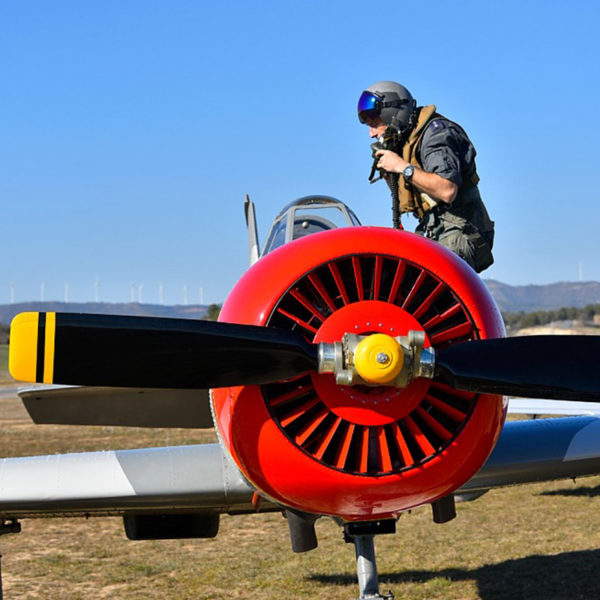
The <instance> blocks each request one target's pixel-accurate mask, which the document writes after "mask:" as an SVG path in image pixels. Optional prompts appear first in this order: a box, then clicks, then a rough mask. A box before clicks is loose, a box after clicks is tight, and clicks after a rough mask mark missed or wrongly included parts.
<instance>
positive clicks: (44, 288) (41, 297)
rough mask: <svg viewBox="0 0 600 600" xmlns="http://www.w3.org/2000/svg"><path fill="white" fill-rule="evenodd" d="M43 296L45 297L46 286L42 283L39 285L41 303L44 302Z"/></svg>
mask: <svg viewBox="0 0 600 600" xmlns="http://www.w3.org/2000/svg"><path fill="white" fill-rule="evenodd" d="M45 296H46V284H45V283H44V282H43V281H42V284H41V285H40V299H41V301H42V302H44V301H45V299H46V298H45Z"/></svg>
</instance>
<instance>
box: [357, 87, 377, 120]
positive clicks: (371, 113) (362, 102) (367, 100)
mask: <svg viewBox="0 0 600 600" xmlns="http://www.w3.org/2000/svg"><path fill="white" fill-rule="evenodd" d="M382 100H383V98H382V97H381V96H378V95H377V94H374V93H373V92H363V93H362V94H361V95H360V98H359V99H358V120H359V121H360V122H361V123H366V122H367V119H374V118H375V117H378V116H379V114H380V113H381V101H382Z"/></svg>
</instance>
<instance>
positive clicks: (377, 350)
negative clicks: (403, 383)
mask: <svg viewBox="0 0 600 600" xmlns="http://www.w3.org/2000/svg"><path fill="white" fill-rule="evenodd" d="M403 365H404V352H403V350H402V346H400V344H399V343H398V342H397V341H396V340H395V339H394V338H393V337H390V336H389V335H386V334H385V333H375V334H373V335H369V336H367V337H365V338H364V339H363V340H361V341H360V342H359V344H358V346H356V350H355V352H354V366H355V367H356V371H357V372H358V374H359V375H360V377H361V378H362V379H363V380H364V381H366V382H367V383H371V384H375V385H381V384H386V383H389V382H391V381H393V380H394V379H396V377H397V376H398V375H399V374H400V371H401V370H402V366H403Z"/></svg>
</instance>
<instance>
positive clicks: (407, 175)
mask: <svg viewBox="0 0 600 600" xmlns="http://www.w3.org/2000/svg"><path fill="white" fill-rule="evenodd" d="M414 172H415V167H414V166H413V165H408V166H407V167H405V168H404V171H402V177H404V181H407V182H408V181H410V180H411V179H412V176H413V173H414Z"/></svg>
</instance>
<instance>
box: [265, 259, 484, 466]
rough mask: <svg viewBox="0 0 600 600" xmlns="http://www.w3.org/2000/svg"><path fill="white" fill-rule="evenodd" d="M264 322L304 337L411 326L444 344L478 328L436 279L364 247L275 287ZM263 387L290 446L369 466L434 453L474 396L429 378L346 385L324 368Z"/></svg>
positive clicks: (331, 460) (418, 460)
mask: <svg viewBox="0 0 600 600" xmlns="http://www.w3.org/2000/svg"><path fill="white" fill-rule="evenodd" d="M267 325H268V326H269V327H278V328H285V329H296V330H298V331H301V332H302V333H303V334H304V335H305V337H306V338H307V339H308V340H309V341H335V340H339V339H340V338H341V335H342V334H343V333H344V332H346V331H349V332H354V333H358V334H366V333H372V332H378V331H381V332H384V333H388V334H390V335H405V334H406V333H407V331H408V330H409V329H420V330H424V331H425V333H426V336H427V341H426V345H427V346H433V347H435V348H443V347H444V346H447V345H450V344H452V343H455V342H457V341H465V340H469V339H475V338H477V337H478V336H477V331H476V328H475V327H474V325H473V322H472V320H471V318H470V316H469V314H468V312H467V309H466V307H465V306H464V305H463V303H462V302H461V301H460V300H459V298H458V297H457V296H456V295H455V294H454V292H453V291H452V290H451V289H450V287H449V286H448V285H447V284H446V283H444V282H443V281H442V280H441V279H439V278H438V277H436V276H435V275H434V274H433V273H431V272H430V271H428V270H426V269H425V268H424V267H422V266H420V265H417V264H414V263H412V262H409V261H407V260H405V259H399V258H397V257H393V256H382V255H371V254H356V255H348V256H344V257H342V258H337V259H335V260H330V261H327V262H325V263H323V264H321V265H320V266H318V267H316V268H314V269H313V270H311V271H310V272H309V273H307V274H306V275H304V276H303V277H302V278H300V279H299V280H298V281H297V282H295V283H294V284H293V285H292V286H291V287H290V289H289V290H288V291H287V292H286V293H285V294H284V295H283V296H282V297H281V299H280V301H279V302H278V304H277V305H276V307H275V308H274V309H273V311H272V312H271V314H270V316H269V318H268V321H267ZM328 338H329V339H328ZM262 394H263V397H264V399H265V402H266V404H267V407H268V409H269V412H270V414H271V416H272V417H273V419H274V420H275V421H276V422H277V424H278V425H279V427H280V428H281V430H282V431H283V432H284V434H285V436H286V437H287V438H288V440H290V441H291V442H292V443H293V444H294V445H295V446H296V447H298V448H299V449H301V450H302V451H303V452H304V453H306V454H308V455H309V456H311V457H312V458H313V459H315V460H316V461H318V462H320V463H321V464H324V465H326V466H328V467H331V468H333V469H336V470H339V471H342V472H345V473H351V474H356V475H369V476H377V475H386V474H390V473H397V472H399V471H405V470H408V469H414V468H415V467H417V466H419V465H421V464H423V463H424V462H426V461H428V460H429V459H431V458H432V457H434V456H436V455H437V454H439V453H440V452H441V451H443V449H444V448H446V447H447V446H448V445H449V444H450V443H451V442H452V441H453V440H454V439H455V437H456V436H457V435H458V433H459V431H460V430H461V428H462V426H463V424H464V423H465V422H466V421H467V420H468V418H469V415H470V412H471V411H472V410H473V408H474V406H475V403H476V399H477V396H476V395H475V394H468V393H464V392H458V391H457V390H454V389H451V388H449V387H447V386H445V385H443V384H441V383H438V382H436V381H435V380H434V381H433V382H430V381H426V380H416V381H414V382H412V383H411V384H410V385H409V386H408V388H406V389H397V388H390V387H368V386H354V387H345V386H337V385H335V383H334V381H333V377H332V376H330V375H310V376H309V375H307V376H304V377H301V378H299V379H296V380H294V381H289V382H284V383H277V384H269V385H263V386H262Z"/></svg>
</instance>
